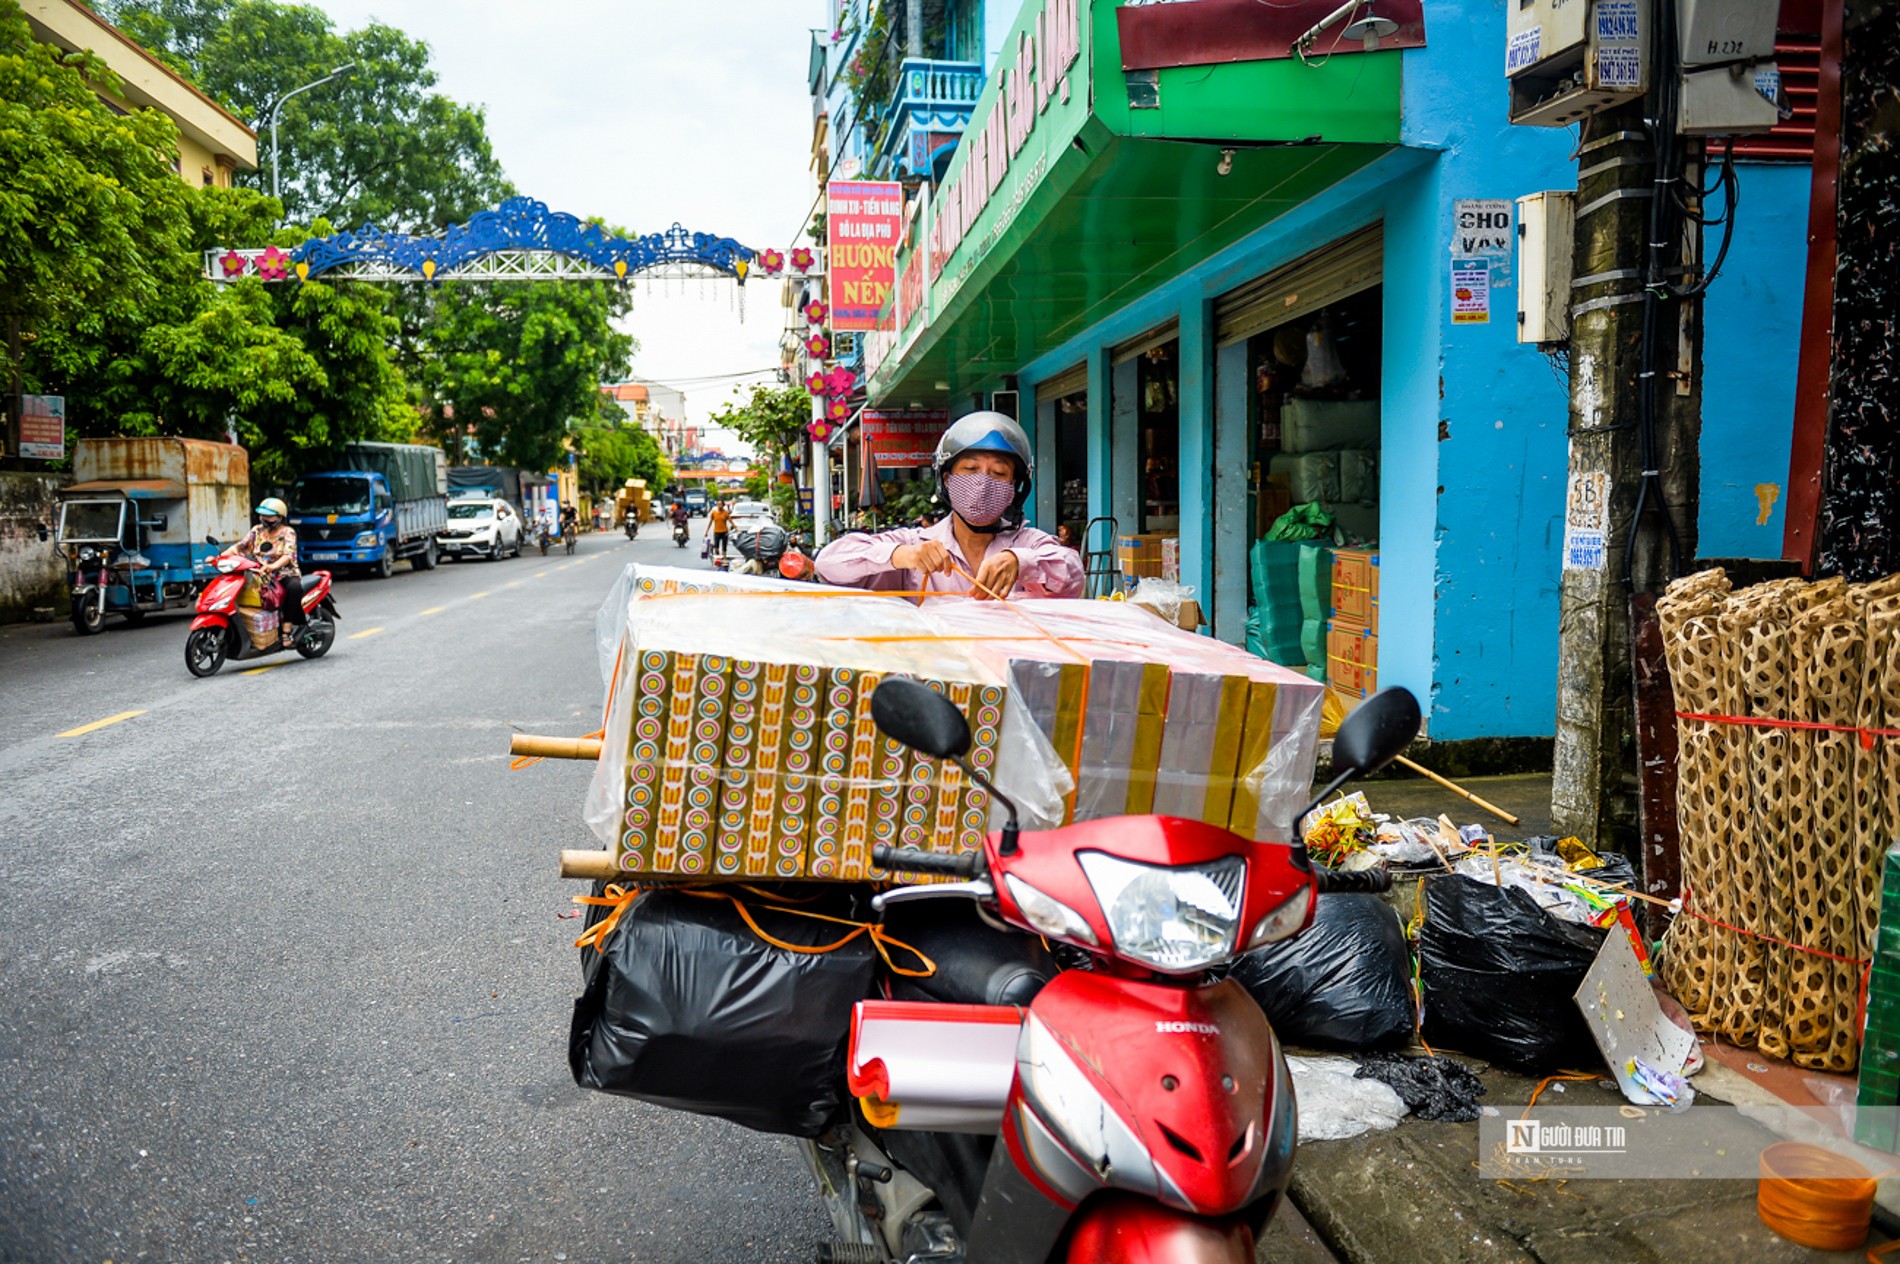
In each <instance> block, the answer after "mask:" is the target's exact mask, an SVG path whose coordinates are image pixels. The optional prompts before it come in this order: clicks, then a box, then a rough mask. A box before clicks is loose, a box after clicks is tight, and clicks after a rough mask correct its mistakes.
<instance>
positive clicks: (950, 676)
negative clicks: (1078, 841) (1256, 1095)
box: [586, 568, 1323, 880]
mask: <svg viewBox="0 0 1900 1264" xmlns="http://www.w3.org/2000/svg"><path fill="white" fill-rule="evenodd" d="M616 591H617V593H624V599H622V598H618V597H617V598H616V599H617V600H620V604H621V605H622V607H623V610H622V612H620V613H619V616H618V618H617V619H616V617H615V616H614V615H613V614H609V613H603V615H602V617H601V620H600V627H601V629H602V633H601V634H602V640H603V651H604V650H605V641H606V638H607V636H608V635H610V634H611V633H612V631H613V629H614V628H615V626H616V624H618V627H619V629H620V631H619V638H618V641H617V643H616V645H615V648H614V650H613V653H612V660H611V664H610V668H609V670H610V671H611V672H612V686H611V690H610V692H611V697H610V700H609V707H608V715H607V719H606V723H605V734H604V737H605V740H604V743H603V752H604V753H603V755H602V758H601V759H600V761H599V762H598V763H597V764H596V767H595V775H594V780H593V783H592V785H591V787H590V789H589V793H588V799H587V808H586V816H587V821H588V824H589V826H590V827H591V828H592V829H593V830H594V832H595V833H596V834H597V835H598V836H599V837H600V838H601V839H602V841H603V842H605V843H606V845H607V847H608V848H609V850H611V851H613V852H614V853H615V856H616V864H617V865H618V867H619V868H620V869H621V870H622V871H623V872H626V873H630V874H666V875H673V876H682V877H701V878H706V877H714V878H716V877H777V878H819V879H841V880H857V879H862V878H867V877H877V876H880V874H879V873H878V872H877V871H876V870H874V868H873V867H872V866H871V864H870V850H871V848H872V846H873V845H874V844H876V843H892V844H901V845H909V846H916V847H923V848H926V849H930V850H937V851H945V852H956V851H963V850H967V849H971V848H975V847H978V846H980V845H981V843H982V837H983V835H984V833H986V832H987V831H988V830H989V829H992V828H995V827H998V826H1000V824H1001V819H1002V818H1001V812H1000V809H997V808H996V806H995V805H993V804H992V803H991V802H990V796H989V795H988V793H987V792H986V791H984V790H982V789H980V788H979V787H976V786H975V785H973V784H971V782H970V781H969V779H968V778H966V777H965V775H964V773H963V772H962V770H961V769H959V768H957V767H956V766H955V765H953V764H944V763H941V762H939V761H936V760H931V759H928V758H925V757H922V756H919V755H917V754H916V753H914V752H912V751H909V750H907V749H906V748H904V747H902V746H900V745H898V744H897V743H896V742H893V741H891V740H890V739H888V738H886V737H884V736H883V735H882V734H881V733H880V732H878V730H877V729H876V726H875V725H874V724H873V723H872V721H871V717H870V698H871V694H872V692H873V690H874V689H875V688H876V685H877V683H878V682H879V680H881V679H882V678H883V677H884V676H885V675H891V674H903V675H908V676H913V677H915V678H917V679H920V680H923V681H925V682H927V683H929V684H931V685H932V687H933V688H936V689H938V690H939V692H942V693H944V694H945V695H946V696H947V697H950V698H951V699H952V700H953V701H955V702H956V703H957V704H958V705H959V707H960V708H962V709H963V710H964V711H965V714H966V715H967V716H968V718H969V720H970V723H971V729H972V734H973V744H972V749H971V755H970V760H971V762H972V764H973V765H974V766H975V767H977V768H979V769H982V770H983V771H985V772H987V773H988V774H989V775H990V776H991V777H993V778H994V780H995V783H996V786H997V789H998V790H1000V791H1001V792H1002V793H1003V794H1006V795H1008V796H1009V797H1010V798H1011V799H1013V800H1014V801H1015V803H1016V805H1017V807H1018V809H1019V810H1020V812H1021V814H1022V819H1023V824H1024V826H1025V827H1027V828H1030V829H1038V828H1048V827H1051V826H1054V825H1058V824H1061V823H1063V822H1064V821H1066V820H1078V819H1089V818H1091V817H1096V816H1112V815H1121V814H1123V813H1142V812H1165V813H1169V814H1173V815H1181V816H1188V817H1193V818H1195V819H1200V820H1206V821H1211V822H1213V823H1216V824H1220V825H1222V826H1226V827H1230V828H1233V829H1235V830H1236V831H1237V832H1240V833H1242V834H1246V835H1249V836H1251V837H1255V838H1262V839H1273V840H1284V839H1285V837H1286V827H1287V824H1288V822H1289V821H1290V819H1291V817H1292V815H1293V812H1294V811H1295V810H1296V809H1297V808H1298V806H1299V804H1300V802H1301V801H1302V800H1301V795H1302V794H1303V792H1304V791H1305V789H1306V786H1307V784H1308V782H1309V781H1310V779H1311V774H1312V768H1313V759H1314V754H1315V749H1316V746H1317V736H1318V727H1319V715H1320V709H1321V705H1322V692H1323V691H1322V690H1321V688H1320V687H1319V686H1318V685H1317V684H1315V683H1314V682H1312V681H1310V680H1307V679H1306V678H1304V677H1301V676H1298V675H1296V674H1294V673H1290V672H1287V671H1285V670H1283V669H1280V668H1276V667H1274V666H1273V665H1271V664H1268V663H1264V662H1261V661H1260V660H1258V659H1256V658H1253V657H1252V656H1250V655H1247V654H1245V653H1244V652H1242V651H1240V650H1237V649H1235V648H1234V647H1232V646H1228V645H1225V644H1223V643H1221V642H1218V641H1213V640H1210V639H1208V638H1205V637H1200V636H1196V635H1194V634H1192V633H1188V632H1183V631H1180V630H1179V629H1176V628H1173V627H1170V626H1169V625H1167V624H1166V623H1164V622H1162V621H1161V620H1160V619H1158V618H1157V617H1155V616H1154V615H1153V614H1151V613H1149V612H1147V611H1145V610H1142V609H1139V608H1137V607H1134V606H1130V605H1127V604H1125V603H1118V602H1081V601H1053V600H1026V601H1014V602H1008V603H1002V602H978V601H970V600H964V599H944V600H933V601H931V602H928V603H926V604H925V605H924V606H922V607H919V606H915V605H912V604H911V603H910V602H908V601H905V600H902V599H899V598H892V597H887V596H876V595H869V594H865V593H862V592H858V591H855V590H836V589H834V590H829V591H826V590H822V589H817V588H814V587H812V586H810V585H796V586H790V587H787V586H785V585H780V584H775V583H772V582H771V581H765V580H750V581H747V580H740V579H735V578H731V577H726V576H717V577H715V576H712V575H708V574H707V573H706V572H688V573H681V572H677V571H665V570H658V569H653V568H636V569H635V571H634V573H633V574H632V575H631V577H630V578H629V579H628V581H627V582H626V584H625V586H624V588H622V589H617V590H616Z"/></svg>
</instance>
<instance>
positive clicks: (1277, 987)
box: [1230, 895, 1413, 1052]
mask: <svg viewBox="0 0 1900 1264" xmlns="http://www.w3.org/2000/svg"><path fill="white" fill-rule="evenodd" d="M1230 975H1231V977H1232V978H1234V979H1237V980H1239V982H1240V985H1241V986H1242V987H1244V988H1246V989H1247V991H1248V992H1249V993H1250V994H1251V995H1252V996H1253V999H1254V1000H1255V1001H1257V1002H1259V1004H1260V1008H1261V1009H1262V1010H1264V1011H1266V1015H1267V1021H1268V1022H1271V1023H1272V1024H1273V1030H1274V1032H1275V1034H1277V1035H1278V1036H1279V1037H1280V1039H1281V1040H1284V1041H1289V1042H1291V1043H1293V1044H1296V1045H1310V1046H1312V1047H1314V1048H1320V1049H1343V1050H1347V1051H1349V1052H1363V1051H1369V1050H1374V1049H1401V1048H1404V1047H1405V1046H1406V1045H1408V1044H1410V1043H1411V1042H1412V1018H1413V1014H1412V956H1411V953H1410V951H1409V950H1408V949H1407V948H1406V946H1405V931H1404V929H1403V928H1402V927H1401V926H1400V925H1399V919H1398V915H1397V914H1395V913H1394V912H1393V911H1392V909H1391V908H1390V907H1388V906H1387V905H1386V903H1385V902H1384V901H1383V900H1381V899H1379V897H1378V896H1376V895H1322V896H1321V897H1320V898H1319V906H1318V908H1316V909H1315V910H1314V913H1313V924H1312V925H1311V926H1309V927H1307V929H1306V931H1305V933H1304V934H1301V935H1297V936H1295V937H1294V938H1292V939H1289V940H1285V941H1284V942H1281V943H1277V944H1270V945H1268V946H1267V947H1265V948H1261V949H1258V950H1256V951H1254V952H1250V953H1247V954H1246V955H1245V956H1243V957H1241V958H1240V959H1239V960H1238V961H1236V962H1234V964H1233V968H1232V970H1231V971H1230Z"/></svg>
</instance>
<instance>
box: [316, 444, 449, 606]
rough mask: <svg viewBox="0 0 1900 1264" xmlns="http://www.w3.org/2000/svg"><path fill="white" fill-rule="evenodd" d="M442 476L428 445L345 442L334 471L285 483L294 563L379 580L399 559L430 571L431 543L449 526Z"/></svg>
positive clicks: (434, 550) (438, 454)
mask: <svg viewBox="0 0 1900 1264" xmlns="http://www.w3.org/2000/svg"><path fill="white" fill-rule="evenodd" d="M448 471H449V463H448V458H447V457H446V456H444V455H443V453H442V449H440V448H437V447H431V446H430V445H428V444H422V443H352V444H350V445H349V446H347V447H345V448H344V449H343V452H342V455H341V458H340V460H339V461H338V463H337V467H336V468H335V469H329V470H323V471H320V472H317V473H312V474H305V475H303V476H302V477H301V478H299V479H298V480H297V481H296V482H295V483H293V484H291V488H290V525H291V526H293V527H295V528H296V529H297V560H298V561H299V562H301V563H302V564H303V565H304V566H306V567H313V566H317V567H325V568H328V569H332V570H334V569H340V568H342V567H346V566H347V567H355V568H360V569H362V570H366V571H368V572H369V573H370V574H372V575H374V576H376V577H377V578H379V579H380V578H386V577H387V576H388V575H389V573H390V572H391V571H392V570H394V569H395V565H396V563H397V562H398V561H400V560H401V559H403V558H408V559H409V565H410V566H411V567H413V568H414V569H416V570H419V571H426V570H433V569H434V568H435V564H436V561H437V558H438V556H439V552H438V546H437V543H436V537H437V536H439V535H441V534H442V531H443V529H444V528H445V527H447V526H448V523H449V499H448V490H449V473H448Z"/></svg>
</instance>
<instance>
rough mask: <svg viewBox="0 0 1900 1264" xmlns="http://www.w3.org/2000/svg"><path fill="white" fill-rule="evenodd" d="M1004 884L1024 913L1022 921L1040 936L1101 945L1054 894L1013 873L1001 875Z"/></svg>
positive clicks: (1074, 913) (1080, 917)
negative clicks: (1040, 889) (1043, 890)
mask: <svg viewBox="0 0 1900 1264" xmlns="http://www.w3.org/2000/svg"><path fill="white" fill-rule="evenodd" d="M1003 885H1004V886H1006V887H1008V888H1009V895H1010V898H1011V899H1013V900H1015V901H1016V907H1017V908H1019V909H1021V910H1022V911H1023V918H1024V919H1025V920H1026V921H1027V922H1028V923H1029V924H1030V925H1031V926H1033V927H1035V928H1036V929H1037V930H1039V931H1041V932H1042V933H1043V934H1045V935H1053V936H1055V937H1056V938H1058V939H1074V940H1078V941H1080V942H1081V943H1085V944H1090V945H1096V944H1099V943H1100V941H1099V940H1097V939H1096V938H1095V932H1094V931H1092V930H1090V929H1089V924H1088V919H1086V918H1084V917H1083V916H1082V915H1081V914H1080V913H1078V912H1076V911H1075V910H1074V909H1072V908H1070V907H1069V906H1068V905H1066V904H1064V903H1063V902H1062V901H1061V900H1058V899H1056V898H1055V897H1054V896H1053V895H1048V894H1046V893H1044V892H1042V891H1039V890H1037V889H1036V888H1035V887H1032V886H1030V885H1029V884H1028V883H1027V882H1024V881H1023V880H1022V879H1021V878H1019V877H1017V876H1016V875H1015V874H1013V873H1006V874H1004V875H1003Z"/></svg>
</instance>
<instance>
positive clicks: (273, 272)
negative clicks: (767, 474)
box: [204, 198, 776, 285]
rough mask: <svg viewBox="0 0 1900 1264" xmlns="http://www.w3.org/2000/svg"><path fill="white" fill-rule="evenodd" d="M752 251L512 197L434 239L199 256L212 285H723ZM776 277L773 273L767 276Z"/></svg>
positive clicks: (363, 240)
mask: <svg viewBox="0 0 1900 1264" xmlns="http://www.w3.org/2000/svg"><path fill="white" fill-rule="evenodd" d="M757 257H758V252H757V251H755V250H752V249H750V248H749V247H746V246H742V245H740V244H739V243H738V242H737V241H734V240H733V239H732V238H730V237H721V236H718V235H716V234H713V233H694V232H688V231H687V230H686V229H684V228H682V227H681V226H680V225H678V224H675V225H673V227H671V228H669V229H668V230H666V231H665V232H663V233H648V234H646V235H645V236H640V237H616V236H613V235H611V234H609V233H608V232H607V231H606V230H605V229H603V228H601V227H600V226H599V225H598V224H590V223H588V222H586V221H585V220H582V219H580V218H578V217H576V216H573V215H568V214H565V213H562V212H558V211H550V210H549V209H548V208H547V205H546V204H545V203H543V202H537V201H535V200H534V199H532V198H510V199H508V200H507V201H506V202H503V203H502V204H501V205H500V206H498V207H496V208H495V209H494V210H492V211H479V212H477V213H476V214H475V215H473V216H471V217H470V218H469V221H468V223H466V224H452V225H450V226H449V227H448V228H447V229H445V230H443V232H442V233H441V234H440V235H439V236H429V237H420V236H414V235H412V234H408V233H392V232H389V231H387V230H385V229H381V228H378V227H376V226H375V225H374V224H366V225H364V226H363V227H362V228H358V229H351V230H346V231H344V232H340V233H335V234H333V235H331V236H329V237H313V238H311V239H310V240H309V241H306V242H304V243H303V244H302V245H300V246H298V247H296V248H295V249H292V250H288V251H286V250H283V249H280V248H279V247H277V246H265V247H262V248H249V249H244V248H228V249H226V248H221V249H215V250H207V251H206V252H205V261H204V262H205V276H206V277H207V278H209V279H210V280H213V281H237V280H241V279H243V278H245V277H256V278H258V279H260V280H264V281H289V280H293V279H294V280H299V281H307V280H310V279H312V278H315V277H328V278H345V277H347V278H350V279H353V280H359V281H424V282H436V281H447V280H462V281H502V280H540V279H565V280H604V281H621V282H626V281H630V280H631V279H633V278H634V277H636V276H639V277H647V278H660V279H676V278H683V279H721V278H730V279H731V280H734V281H737V282H739V283H740V284H741V285H743V284H744V283H745V279H746V275H747V273H748V272H749V271H751V269H752V264H753V261H754V259H756V258H757ZM772 270H773V271H776V269H772Z"/></svg>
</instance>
